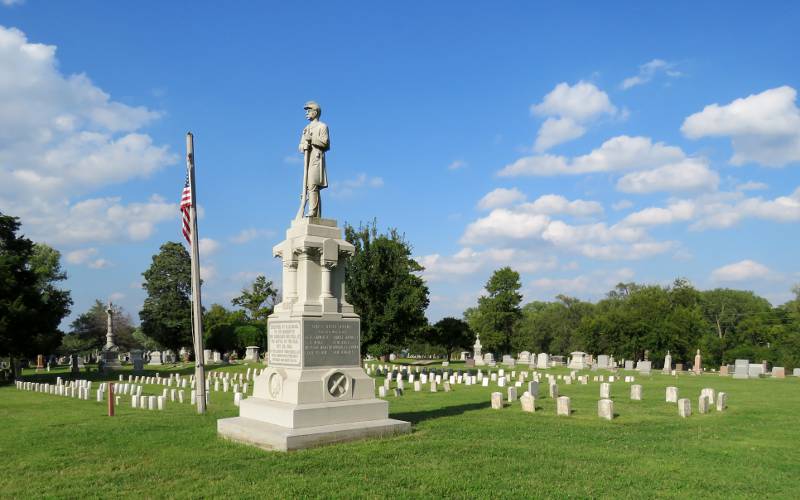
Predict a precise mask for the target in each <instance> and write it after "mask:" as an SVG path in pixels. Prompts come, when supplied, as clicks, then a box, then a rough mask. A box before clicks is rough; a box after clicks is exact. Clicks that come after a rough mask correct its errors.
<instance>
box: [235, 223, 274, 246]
mask: <svg viewBox="0 0 800 500" xmlns="http://www.w3.org/2000/svg"><path fill="white" fill-rule="evenodd" d="M273 234H274V232H273V231H270V230H269V229H256V228H253V227H251V228H247V229H242V230H241V231H239V233H238V234H237V235H235V236H231V238H230V240H231V241H232V242H233V243H236V244H237V245H241V244H244V243H247V242H249V241H252V240H254V239H256V238H261V237H263V236H271V235H273Z"/></svg>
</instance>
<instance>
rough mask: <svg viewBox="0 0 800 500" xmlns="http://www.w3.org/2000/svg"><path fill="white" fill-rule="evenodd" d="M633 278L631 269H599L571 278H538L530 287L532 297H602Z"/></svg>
mask: <svg viewBox="0 0 800 500" xmlns="http://www.w3.org/2000/svg"><path fill="white" fill-rule="evenodd" d="M633 277H634V272H633V270H632V269H629V268H621V269H613V270H604V269H598V270H597V271H594V272H591V273H588V274H580V275H577V276H573V277H569V278H547V277H545V278H538V279H535V280H533V281H531V283H530V285H529V287H530V289H531V292H530V294H531V295H543V292H549V294H550V295H558V294H567V293H570V294H579V295H602V294H604V293H606V292H608V290H610V289H612V288H614V287H615V286H616V285H617V284H618V283H625V282H630V281H632V280H633Z"/></svg>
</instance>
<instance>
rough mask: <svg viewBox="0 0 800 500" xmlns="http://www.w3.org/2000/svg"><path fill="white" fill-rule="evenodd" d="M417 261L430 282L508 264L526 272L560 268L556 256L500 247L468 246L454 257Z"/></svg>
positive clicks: (450, 278) (428, 258) (436, 256)
mask: <svg viewBox="0 0 800 500" xmlns="http://www.w3.org/2000/svg"><path fill="white" fill-rule="evenodd" d="M417 261H418V262H419V263H420V264H422V266H423V267H424V268H425V271H423V273H422V275H423V277H424V278H425V280H426V281H428V282H436V281H448V280H457V279H459V278H461V277H463V276H468V275H472V274H475V273H478V272H482V271H487V270H491V269H496V268H498V267H501V266H506V265H508V266H512V267H513V268H514V269H515V270H516V271H519V272H522V273H532V272H538V271H541V270H547V269H555V268H556V267H557V266H558V260H557V259H556V258H555V257H554V256H552V255H543V254H541V253H537V252H532V251H529V250H524V249H517V248H500V247H497V248H495V247H492V248H488V249H486V250H474V249H472V248H470V247H464V248H462V249H461V250H459V251H458V252H457V253H455V254H453V255H450V256H445V255H440V254H431V255H424V256H422V257H418V258H417Z"/></svg>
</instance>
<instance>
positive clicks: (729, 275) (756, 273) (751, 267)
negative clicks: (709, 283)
mask: <svg viewBox="0 0 800 500" xmlns="http://www.w3.org/2000/svg"><path fill="white" fill-rule="evenodd" d="M771 275H772V271H770V269H769V268H768V267H767V266H765V265H763V264H760V263H758V262H755V261H753V260H749V259H748V260H742V261H740V262H736V263H734V264H728V265H727V266H722V267H720V268H718V269H714V271H712V272H711V279H712V280H713V281H717V282H720V281H746V280H754V279H767V278H770V276H771Z"/></svg>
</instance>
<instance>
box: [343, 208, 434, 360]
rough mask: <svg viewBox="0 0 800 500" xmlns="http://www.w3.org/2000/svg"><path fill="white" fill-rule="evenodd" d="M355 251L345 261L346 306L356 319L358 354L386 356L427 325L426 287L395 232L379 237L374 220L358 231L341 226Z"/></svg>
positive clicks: (407, 248)
mask: <svg viewBox="0 0 800 500" xmlns="http://www.w3.org/2000/svg"><path fill="white" fill-rule="evenodd" d="M345 237H346V238H347V241H349V242H350V243H352V244H353V246H355V253H354V254H353V256H352V257H350V258H349V259H348V261H347V267H346V274H345V276H346V278H345V282H346V283H345V289H346V291H347V301H348V302H349V303H350V304H352V305H353V307H354V308H355V311H356V313H358V314H359V315H360V316H361V351H362V353H366V352H370V353H371V354H373V355H385V354H388V353H390V352H391V351H393V350H397V349H399V348H401V347H404V346H407V345H409V343H410V342H411V341H412V340H413V338H414V337H415V335H417V333H418V331H419V330H420V329H421V328H423V327H425V326H426V325H427V324H428V320H427V319H426V318H425V309H426V308H427V307H428V303H429V301H428V287H427V286H426V285H425V282H424V280H423V279H422V278H421V277H420V276H419V275H418V274H417V273H419V272H421V271H423V269H424V268H423V267H422V266H421V265H420V264H419V263H418V262H417V261H416V260H414V259H413V258H412V257H411V245H410V244H409V243H408V242H407V241H406V240H405V238H404V237H403V236H402V235H400V234H399V233H398V232H397V230H395V229H390V230H389V231H388V232H387V233H385V234H378V230H377V225H376V223H375V221H373V222H372V224H368V225H366V226H364V225H360V226H359V227H358V228H354V227H353V226H351V225H349V224H346V225H345Z"/></svg>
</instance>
